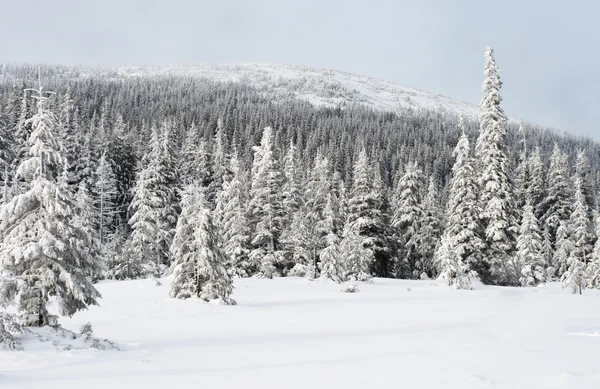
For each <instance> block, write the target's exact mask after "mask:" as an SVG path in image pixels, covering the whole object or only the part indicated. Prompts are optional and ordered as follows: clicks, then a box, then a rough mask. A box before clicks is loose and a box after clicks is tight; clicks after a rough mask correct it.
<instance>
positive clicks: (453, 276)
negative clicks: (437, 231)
mask: <svg viewBox="0 0 600 389" xmlns="http://www.w3.org/2000/svg"><path fill="white" fill-rule="evenodd" d="M436 263H437V266H438V267H439V273H440V275H439V277H440V278H442V279H445V280H446V281H447V282H448V285H449V286H451V287H452V288H454V289H472V285H471V269H470V266H469V263H468V262H465V261H463V260H462V259H461V257H460V256H459V255H458V253H457V250H456V247H454V245H453V243H452V240H451V238H450V237H449V236H448V235H445V234H444V235H443V236H442V240H441V243H440V247H439V249H438V250H437V251H436Z"/></svg>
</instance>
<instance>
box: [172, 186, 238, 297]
mask: <svg viewBox="0 0 600 389" xmlns="http://www.w3.org/2000/svg"><path fill="white" fill-rule="evenodd" d="M203 192H204V189H203V188H202V187H200V186H199V185H197V184H190V185H188V186H187V187H186V188H185V190H184V192H183V197H182V200H181V203H182V211H181V216H180V217H179V220H178V221H177V228H176V232H175V237H174V239H173V244H172V245H171V255H172V257H173V263H172V264H171V270H172V272H173V282H172V284H171V292H170V295H171V297H174V298H179V299H187V298H190V297H198V298H200V299H202V300H205V301H213V300H217V301H220V302H223V303H225V304H235V301H234V300H233V299H231V297H230V296H231V293H232V292H233V283H232V280H231V277H230V276H229V274H227V270H226V269H225V264H226V263H227V262H228V258H227V255H226V254H225V253H224V252H223V251H222V250H221V249H220V248H219V246H218V243H217V236H216V234H215V231H214V226H213V224H212V221H211V216H210V209H209V208H208V205H207V204H206V200H205V199H204V193H203Z"/></svg>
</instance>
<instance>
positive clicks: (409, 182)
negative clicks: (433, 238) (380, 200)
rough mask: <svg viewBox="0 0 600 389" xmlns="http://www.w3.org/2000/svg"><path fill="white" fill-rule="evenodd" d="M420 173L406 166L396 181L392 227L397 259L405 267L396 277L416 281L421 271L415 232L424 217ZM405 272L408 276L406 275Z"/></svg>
mask: <svg viewBox="0 0 600 389" xmlns="http://www.w3.org/2000/svg"><path fill="white" fill-rule="evenodd" d="M422 186H423V172H422V171H421V170H420V169H419V168H418V167H417V165H416V163H409V164H408V166H407V167H406V171H405V173H404V175H403V176H402V177H401V178H400V180H399V181H398V185H396V191H395V196H394V197H395V199H394V205H393V209H394V213H393V216H392V227H394V229H395V232H396V236H397V237H398V239H399V242H398V246H399V247H400V250H399V253H398V254H399V258H401V261H402V262H403V263H406V266H407V268H406V267H405V266H400V267H399V268H398V269H397V274H396V277H398V278H413V279H418V278H419V276H420V275H421V273H422V272H423V270H424V269H423V265H422V262H421V256H420V254H421V250H420V247H419V240H420V239H419V238H420V237H419V233H420V232H421V231H420V230H421V222H422V219H423V216H424V211H423V204H422V202H421V198H420V195H421V192H422ZM406 271H408V273H406Z"/></svg>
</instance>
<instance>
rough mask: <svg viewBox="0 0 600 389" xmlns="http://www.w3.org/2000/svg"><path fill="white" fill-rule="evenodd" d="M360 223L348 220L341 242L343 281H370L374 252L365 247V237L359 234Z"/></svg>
mask: <svg viewBox="0 0 600 389" xmlns="http://www.w3.org/2000/svg"><path fill="white" fill-rule="evenodd" d="M358 228H359V225H358V224H356V223H351V222H347V223H346V226H345V228H344V232H343V239H342V241H341V242H340V257H341V258H342V264H341V265H342V266H341V267H342V269H343V275H344V277H343V281H351V282H353V281H369V280H370V279H371V278H372V276H371V270H370V266H371V263H372V261H373V253H372V252H371V251H370V250H369V249H367V248H365V247H364V243H363V240H364V239H363V238H362V237H361V236H360V235H359V234H358V231H357V229H358Z"/></svg>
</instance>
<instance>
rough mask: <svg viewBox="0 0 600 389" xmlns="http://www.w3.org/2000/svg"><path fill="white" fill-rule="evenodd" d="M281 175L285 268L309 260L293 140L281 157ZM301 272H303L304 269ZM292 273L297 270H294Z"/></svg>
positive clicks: (302, 201) (282, 240)
mask: <svg viewBox="0 0 600 389" xmlns="http://www.w3.org/2000/svg"><path fill="white" fill-rule="evenodd" d="M283 175H284V183H283V187H282V203H283V212H284V214H283V215H284V216H283V220H282V234H281V244H282V248H283V251H284V252H285V263H284V264H283V268H284V270H287V269H292V268H294V266H295V265H296V263H304V262H308V260H309V255H308V251H307V250H308V249H307V247H308V228H306V226H305V220H304V217H305V212H304V208H303V207H304V199H303V197H302V190H301V183H300V173H299V172H298V161H297V156H296V146H295V145H294V143H293V142H290V147H289V149H288V151H287V153H286V154H285V157H284V158H283ZM299 228H300V231H299ZM299 232H300V233H301V234H300V235H299ZM298 240H300V241H302V244H299V242H298ZM305 251H306V252H305ZM305 254H306V255H305ZM296 270H301V269H296ZM301 272H302V273H303V274H304V273H305V271H304V270H302V271H301ZM293 273H297V272H296V271H294V272H293Z"/></svg>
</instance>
